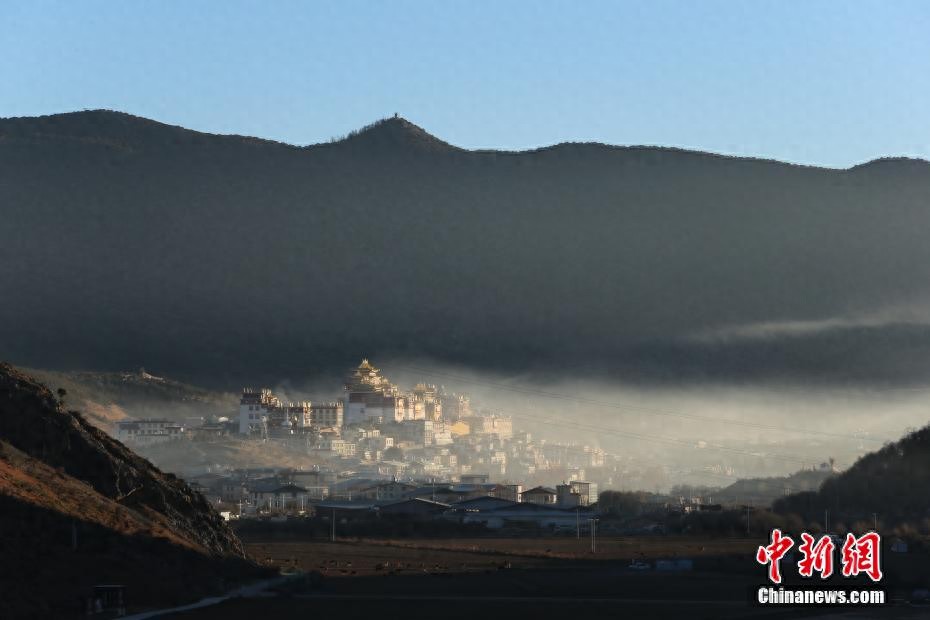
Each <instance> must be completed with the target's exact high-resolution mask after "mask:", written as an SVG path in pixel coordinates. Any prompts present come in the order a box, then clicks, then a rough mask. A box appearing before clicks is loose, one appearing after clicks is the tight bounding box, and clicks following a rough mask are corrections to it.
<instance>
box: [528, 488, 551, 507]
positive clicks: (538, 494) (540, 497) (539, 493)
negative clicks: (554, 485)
mask: <svg viewBox="0 0 930 620" xmlns="http://www.w3.org/2000/svg"><path fill="white" fill-rule="evenodd" d="M557 497H558V493H557V492H556V490H555V489H551V488H549V487H534V488H532V489H530V490H529V491H524V492H523V493H521V494H520V501H521V502H528V503H531V504H542V505H547V504H555V503H556V498H557Z"/></svg>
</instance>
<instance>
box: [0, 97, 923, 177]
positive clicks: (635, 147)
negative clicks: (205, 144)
mask: <svg viewBox="0 0 930 620" xmlns="http://www.w3.org/2000/svg"><path fill="white" fill-rule="evenodd" d="M69 120H77V121H78V122H82V121H85V120H86V121H91V122H93V123H96V124H99V123H101V121H104V120H107V121H118V122H119V124H120V125H122V126H126V125H127V124H128V123H136V124H138V125H140V126H142V127H146V128H148V129H153V130H160V131H166V132H170V133H172V134H175V135H188V136H191V137H194V139H195V142H196V141H197V140H201V141H204V140H211V139H228V140H231V141H235V142H240V143H243V144H254V145H265V146H276V147H282V148H287V149H293V150H297V151H305V152H310V151H314V150H317V151H319V150H326V149H327V148H331V147H334V146H347V145H352V144H354V143H359V142H360V143H361V144H360V146H361V147H362V148H364V147H371V146H373V145H375V144H376V145H378V146H379V147H380V148H384V147H385V146H395V147H400V148H404V147H411V146H413V147H418V148H422V149H424V150H426V151H429V152H431V153H433V154H437V153H441V152H443V151H445V152H448V153H458V154H471V155H490V156H495V155H497V156H513V155H535V154H545V153H549V152H557V151H559V150H560V149H578V148H595V149H604V150H607V151H618V152H627V153H630V154H636V153H650V152H651V153H669V154H683V155H693V156H699V157H700V156H703V157H711V158H722V159H730V160H737V161H750V162H766V163H777V164H781V165H785V166H794V167H800V168H812V169H817V170H832V171H854V170H858V169H862V168H865V167H869V166H871V165H873V164H880V165H889V164H892V165H895V164H905V165H926V166H928V167H930V161H928V160H925V159H921V158H918V157H907V156H895V155H882V156H877V157H875V158H874V159H871V160H868V161H865V162H861V163H859V164H854V165H851V166H848V167H846V168H834V167H828V166H821V165H817V164H806V163H797V162H788V161H784V160H780V159H777V158H773V157H766V156H747V155H732V154H727V153H717V152H713V151H705V150H700V149H690V148H684V147H676V146H667V145H657V144H626V145H622V144H610V143H605V142H597V141H564V142H557V143H554V144H550V145H544V146H539V147H534V148H527V149H518V150H510V149H494V148H478V149H466V148H463V147H459V146H455V145H452V144H450V143H449V142H446V141H444V140H442V139H441V138H438V137H436V136H435V135H433V134H431V133H430V132H428V131H426V130H425V129H423V128H422V127H421V126H419V125H417V124H415V123H413V122H411V121H409V120H408V119H406V118H404V117H402V116H397V115H395V116H388V117H383V118H381V119H378V120H376V121H374V122H372V123H369V124H368V125H365V126H363V127H361V128H359V129H357V130H353V131H350V132H349V133H348V134H345V135H344V136H342V137H339V138H331V139H330V140H324V141H321V142H315V143H310V144H306V145H298V144H292V143H289V142H284V141H280V140H273V139H269V138H261V137H257V136H248V135H244V134H236V133H231V134H227V133H212V132H207V131H200V130H197V129H192V128H189V127H185V126H183V125H174V124H171V123H166V122H161V121H157V120H154V119H150V118H147V117H144V116H138V115H134V114H131V113H129V112H122V111H118V110H110V109H104V108H97V109H89V110H76V111H72V112H60V113H53V114H45V115H40V116H11V117H0V140H2V139H4V138H7V139H9V138H10V137H14V138H17V137H18V138H22V137H23V136H22V134H16V133H12V132H10V129H9V127H10V126H15V125H16V124H24V125H26V126H28V125H33V126H35V125H37V124H40V123H50V124H52V125H53V126H54V125H56V124H58V123H60V122H66V121H69ZM5 125H6V126H7V127H6V132H7V133H5V132H4V129H5ZM20 130H22V128H20ZM36 135H37V136H43V137H47V138H52V137H59V138H68V137H70V138H75V137H80V136H69V135H67V134H56V133H38V134H36ZM372 138H373V139H372Z"/></svg>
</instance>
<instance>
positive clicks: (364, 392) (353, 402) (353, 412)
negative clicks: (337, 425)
mask: <svg viewBox="0 0 930 620" xmlns="http://www.w3.org/2000/svg"><path fill="white" fill-rule="evenodd" d="M344 403H345V423H346V424H359V423H361V422H365V421H368V420H381V421H384V422H390V421H401V420H403V419H404V418H405V416H406V409H407V400H406V398H404V396H402V395H401V394H400V392H399V390H398V389H397V386H396V385H393V384H392V383H391V382H390V381H388V380H387V379H386V378H385V377H383V376H382V375H381V371H380V370H378V369H377V368H375V367H374V366H372V365H371V363H370V362H369V361H368V360H367V359H363V360H362V363H361V364H359V365H358V368H356V369H355V370H354V371H353V372H352V373H351V374H349V376H348V377H347V378H346V382H345V397H344Z"/></svg>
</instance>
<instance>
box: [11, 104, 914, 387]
mask: <svg viewBox="0 0 930 620" xmlns="http://www.w3.org/2000/svg"><path fill="white" fill-rule="evenodd" d="M928 203H930V167H928V166H927V164H926V163H925V162H916V163H915V162H891V161H889V162H882V163H880V164H879V163H876V164H873V165H869V166H864V167H860V168H855V169H851V170H848V171H843V170H826V169H818V168H809V167H800V166H791V165H787V164H782V163H778V162H770V161H762V160H751V159H739V158H728V157H721V156H717V155H710V154H705V153H695V152H688V151H680V150H675V149H659V148H647V147H637V148H619V147H610V146H604V145H597V144H564V145H559V146H555V147H551V148H547V149H540V150H538V151H532V152H526V153H503V152H489V151H482V152H474V151H466V150H463V149H459V148H456V147H453V146H450V145H447V144H445V143H443V142H442V141H440V140H438V139H436V138H433V137H432V136H429V135H428V134H426V132H424V131H423V130H422V129H420V128H418V127H416V126H414V125H412V124H411V123H409V122H407V121H405V120H403V119H387V120H385V121H382V122H379V123H376V124H374V125H373V126H371V127H369V128H367V129H365V130H363V131H361V132H359V133H357V134H356V135H352V136H349V137H347V138H346V139H345V140H343V141H339V142H335V143H331V144H324V145H317V146H312V147H306V148H296V147H292V146H287V145H282V144H277V143H271V142H264V141H259V140H251V139H246V138H241V137H236V136H209V135H206V134H199V133H196V132H190V131H187V130H183V129H180V128H176V127H169V126H165V125H161V124H158V123H154V122H152V121H148V120H145V119H138V118H135V117H130V116H128V115H123V114H117V113H109V112H87V113H76V114H70V115H60V116H54V117H44V118H41V119H6V120H0V216H2V218H3V219H2V221H3V223H4V226H3V227H2V228H0V286H2V290H3V291H9V292H10V293H11V294H10V295H8V296H7V297H8V301H7V302H6V303H4V304H0V343H2V345H0V353H2V354H4V355H6V356H7V357H9V358H12V359H16V360H17V361H19V362H21V363H23V364H27V365H34V366H41V367H72V368H73V367H83V368H102V369H112V370H116V369H120V368H133V367H138V366H142V365H144V366H146V367H150V368H153V369H156V370H157V371H158V372H164V373H167V374H170V375H172V376H178V377H182V378H184V379H186V380H191V381H198V382H212V383H213V384H215V385H224V386H238V385H239V384H241V383H242V382H248V383H254V382H256V381H260V380H265V379H274V378H279V377H291V378H299V377H300V376H301V375H302V374H303V373H305V372H308V371H311V370H313V369H315V368H319V367H322V366H333V365H338V364H348V363H351V362H352V360H354V358H356V357H358V356H360V355H363V354H371V355H376V354H377V355H378V356H379V357H381V358H382V359H383V358H384V357H385V356H388V355H392V354H400V355H423V356H430V357H435V358H439V359H444V360H448V361H456V362H462V363H468V364H475V365H481V366H495V367H502V368H510V369H513V368H524V367H526V366H531V365H538V366H541V367H544V368H552V367H559V368H564V367H566V366H569V367H571V366H580V365H597V366H599V367H613V368H617V369H623V370H626V369H628V368H634V369H637V368H653V367H655V368H656V369H657V371H656V372H650V373H648V374H650V375H652V376H660V377H661V376H673V377H679V376H682V375H687V374H689V373H691V372H692V368H691V366H690V364H685V365H684V366H682V365H681V364H680V363H679V361H678V360H679V359H680V358H681V357H682V356H681V355H680V354H679V352H678V350H677V349H676V347H679V346H686V347H688V351H687V352H686V355H684V358H685V359H690V358H693V357H695V356H697V357H699V358H701V359H702V360H704V361H702V363H701V372H702V373H710V374H711V375H714V373H715V372H717V371H716V370H715V369H716V368H718V367H719V369H720V370H719V374H720V375H721V376H723V377H724V378H725V375H726V373H727V372H728V369H729V368H731V367H732V366H734V365H735V366H738V367H740V368H750V369H751V368H752V367H753V366H754V364H753V362H755V361H758V360H762V359H767V358H766V357H765V354H764V351H759V350H758V349H757V348H756V347H755V344H754V343H749V349H750V350H749V351H748V352H747V351H746V350H745V348H744V349H740V351H739V362H738V363H736V364H734V361H733V360H732V359H731V358H730V357H729V356H730V355H731V353H732V349H730V348H729V347H711V348H707V347H704V346H703V345H702V346H699V347H697V348H695V347H694V346H692V344H690V342H691V341H690V340H688V337H690V336H691V335H693V334H694V333H700V332H703V331H706V330H709V329H715V328H719V327H721V326H729V325H742V324H747V323H749V324H751V323H755V322H770V321H785V320H798V319H803V320H809V319H825V318H830V317H834V316H837V315H842V316H845V315H847V314H856V313H860V312H871V311H873V310H875V308H876V307H878V306H884V305H886V304H901V303H909V302H910V301H911V300H912V299H913V298H914V297H919V296H920V295H922V294H923V292H924V291H925V290H926V288H927V287H928V286H930V245H928V244H926V243H925V238H924V237H925V235H924V231H925V230H926V229H927V226H928V224H930V215H928V213H927V204H928ZM802 340H803V339H802ZM928 340H930V339H927V338H924V339H923V341H928ZM682 343H684V344H682ZM805 344H806V342H800V341H799V342H796V341H791V342H790V343H788V345H787V346H789V348H792V350H801V349H803V347H804V346H805ZM869 346H870V345H869V343H868V342H867V341H864V342H863V343H861V347H862V351H861V354H860V355H856V356H850V355H847V354H845V353H844V354H843V355H842V357H843V359H846V360H848V364H847V366H846V367H844V369H843V370H842V371H841V373H840V374H841V375H842V377H841V378H843V377H855V376H860V375H864V376H867V375H869V373H871V372H872V371H874V370H875V369H876V368H881V367H882V366H883V364H884V363H885V362H886V361H887V360H881V359H876V358H874V357H873V356H870V355H869V351H868V347H869ZM922 350H924V351H927V352H930V347H928V346H926V345H923V348H922ZM785 359H790V356H787V357H786V358H785ZM643 360H645V361H646V363H644V361H643ZM718 362H719V364H718ZM827 371H829V372H831V373H834V374H835V373H836V369H835V368H834V367H832V366H827V365H824V366H821V367H818V368H815V369H813V372H812V373H808V376H813V377H816V376H817V375H818V373H821V372H827ZM792 372H795V371H794V370H793V369H792V368H791V366H790V364H789V363H784V364H781V365H779V364H776V365H775V368H774V369H766V373H768V374H774V375H780V374H791V373H792ZM912 374H926V373H925V372H924V371H923V370H922V369H913V370H912ZM646 378H649V377H646Z"/></svg>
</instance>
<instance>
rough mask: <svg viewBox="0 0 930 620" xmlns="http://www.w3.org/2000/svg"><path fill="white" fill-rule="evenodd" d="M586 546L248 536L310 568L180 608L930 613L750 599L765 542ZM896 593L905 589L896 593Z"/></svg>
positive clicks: (245, 612) (247, 611)
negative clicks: (289, 578) (762, 603)
mask: <svg viewBox="0 0 930 620" xmlns="http://www.w3.org/2000/svg"><path fill="white" fill-rule="evenodd" d="M589 544H590V541H589V540H588V539H584V538H582V539H581V540H578V539H576V538H539V539H532V538H498V539H494V538H472V539H405V540H369V539H363V540H357V539H351V540H350V539H342V540H337V541H336V542H329V541H319V540H307V541H296V540H291V541H252V542H247V543H246V547H247V549H248V551H249V552H250V553H251V554H252V555H253V557H255V558H256V559H258V560H260V561H262V562H264V563H266V564H269V565H273V566H276V567H279V568H281V569H284V570H286V571H289V572H290V571H293V570H294V569H296V570H298V571H303V572H306V573H313V574H312V575H311V576H309V577H298V578H295V581H294V582H293V583H292V584H290V585H287V586H282V587H280V588H278V589H277V590H276V591H275V592H274V593H270V594H271V595H269V596H265V597H261V598H242V599H232V600H229V601H225V602H223V603H221V604H219V605H215V606H212V607H208V608H204V609H198V610H192V611H187V612H183V613H178V614H175V615H174V616H173V617H179V618H202V619H212V618H217V619H219V618H222V619H224V620H234V619H236V618H253V617H255V616H256V615H261V616H262V617H275V618H280V619H282V620H287V619H290V618H295V619H296V618H307V617H311V616H317V617H322V616H325V615H329V614H333V615H338V616H340V617H342V618H372V617H383V618H395V617H404V618H407V619H408V620H412V619H416V618H431V619H432V618H436V617H441V618H443V619H444V620H454V619H458V618H477V619H478V620H486V619H491V618H498V617H513V618H524V617H532V618H534V619H544V618H560V619H562V618H565V617H566V616H568V617H579V618H580V617H582V616H583V617H584V618H585V620H588V619H590V618H648V619H649V620H657V619H659V618H676V619H677V618H682V617H688V618H689V619H691V620H694V619H700V618H708V619H710V618H759V617H766V618H796V617H815V616H816V617H821V616H828V617H832V618H837V619H838V618H844V619H846V618H849V619H852V618H872V617H877V618H918V617H925V616H926V615H927V614H926V610H925V609H918V608H913V607H910V606H908V605H906V604H904V603H903V602H902V601H899V602H898V604H896V605H889V606H886V607H882V608H869V609H865V610H862V609H860V610H856V611H853V612H849V611H846V610H844V609H838V608H832V609H830V608H826V609H824V608H821V609H816V608H806V609H804V608H774V609H773V608H759V607H754V606H752V605H751V604H750V602H749V599H750V596H751V595H752V593H753V592H754V589H755V588H756V587H758V586H759V585H761V584H762V583H763V582H764V581H765V579H764V572H760V567H759V566H757V565H756V564H755V561H754V560H753V559H752V555H753V552H754V551H755V548H756V546H757V545H758V544H759V541H758V540H749V539H703V540H702V539H697V538H686V537H643V538H605V539H603V540H599V541H598V553H597V554H596V555H592V554H591V553H590V548H589V546H588V545H589ZM676 557H677V558H691V559H693V560H694V570H693V571H689V572H680V573H675V572H669V573H665V572H657V571H654V570H650V571H644V572H639V571H634V570H631V569H630V567H629V564H630V561H631V560H633V559H645V560H648V561H654V560H656V559H662V558H676ZM890 568H891V566H889V569H890ZM911 571H912V568H911V567H909V568H908V571H907V572H908V573H911ZM889 585H890V584H889ZM892 595H893V596H896V597H897V598H898V599H900V598H901V596H900V592H897V593H894V594H892ZM844 612H845V614H844Z"/></svg>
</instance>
